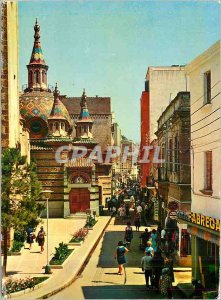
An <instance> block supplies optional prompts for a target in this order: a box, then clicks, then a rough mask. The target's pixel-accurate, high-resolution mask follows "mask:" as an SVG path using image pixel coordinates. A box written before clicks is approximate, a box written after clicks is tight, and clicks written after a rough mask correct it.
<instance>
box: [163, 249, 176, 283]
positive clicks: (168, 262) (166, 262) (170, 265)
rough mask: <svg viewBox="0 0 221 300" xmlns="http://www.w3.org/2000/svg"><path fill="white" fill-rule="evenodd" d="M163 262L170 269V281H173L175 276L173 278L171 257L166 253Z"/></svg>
mask: <svg viewBox="0 0 221 300" xmlns="http://www.w3.org/2000/svg"><path fill="white" fill-rule="evenodd" d="M164 263H165V265H166V266H167V268H168V269H169V271H170V277H171V280H172V282H174V281H175V278H174V272H173V258H172V257H171V255H170V254H167V255H166V258H165V260H164Z"/></svg>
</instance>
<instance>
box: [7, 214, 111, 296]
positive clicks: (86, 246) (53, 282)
mask: <svg viewBox="0 0 221 300" xmlns="http://www.w3.org/2000/svg"><path fill="white" fill-rule="evenodd" d="M109 220H110V217H99V218H98V222H97V223H96V224H95V226H94V229H93V230H91V231H89V234H88V236H87V238H86V240H85V242H84V243H83V244H82V245H81V246H76V247H75V251H74V253H73V254H72V255H71V256H70V258H69V259H68V261H67V262H66V264H65V265H64V268H63V269H60V270H55V269H53V270H52V271H53V274H52V275H49V276H50V278H49V279H47V280H46V281H45V284H43V285H42V286H40V287H39V288H38V289H36V290H34V291H32V292H28V293H26V294H22V295H20V296H19V299H37V298H43V297H45V298H46V295H52V294H53V292H54V291H55V290H56V291H57V290H61V289H62V288H64V287H66V286H68V285H69V284H70V283H71V282H73V280H74V278H75V277H76V275H77V274H78V273H79V271H80V269H81V268H82V266H83V264H84V263H85V260H86V259H87V257H88V255H89V254H90V252H91V250H92V249H93V247H94V245H95V243H96V242H97V240H98V238H99V237H100V235H101V234H102V232H103V230H104V228H105V227H106V225H107V224H108V222H109ZM53 221H54V222H55V223H54V227H55V228H56V226H57V230H55V232H58V233H59V235H56V237H55V240H56V241H57V244H58V242H61V241H62V240H61V239H59V238H60V237H61V235H63V234H62V232H63V230H62V227H61V224H62V223H63V224H64V227H63V228H66V233H65V235H66V240H65V239H63V241H64V242H68V241H69V240H70V237H71V234H69V232H71V233H73V232H74V231H76V230H77V227H76V223H75V222H78V226H79V227H78V228H80V227H82V226H83V225H84V224H85V220H74V221H73V220H70V219H68V220H67V219H64V220H63V219H62V220H61V219H57V220H56V219H54V220H53ZM62 221H63V222H62ZM73 222H74V223H75V230H74V231H73V230H72V231H70V227H72V225H73ZM56 224H57V225H56ZM69 224H70V225H69ZM71 224H72V225H71ZM55 228H54V229H55ZM54 236H55V235H54ZM49 238H50V236H49ZM57 244H56V245H57ZM25 251H29V250H25ZM32 251H33V252H35V250H34V248H33V250H32ZM28 254H29V255H30V256H32V255H31V254H30V253H28ZM23 255H24V254H23ZM23 255H22V256H23ZM38 255H39V257H40V258H39V260H38V262H36V261H34V258H33V256H32V258H31V259H29V260H26V262H25V259H23V263H25V265H30V266H29V267H28V266H27V267H26V266H24V270H23V268H22V264H21V263H20V264H19V266H20V271H21V270H22V273H20V274H19V276H17V275H18V274H17V275H16V276H17V277H21V274H22V275H25V276H42V274H43V273H44V270H43V269H42V266H43V265H45V263H44V262H43V260H42V257H43V255H40V254H39V253H38ZM26 256H27V255H26ZM36 258H37V257H36ZM17 259H18V260H19V258H17ZM45 259H46V257H45ZM32 265H35V266H37V265H38V268H37V267H35V268H34V267H33V266H32ZM26 269H28V272H27V271H25V270H26ZM13 298H15V299H18V297H15V296H13V295H12V297H11V299H13Z"/></svg>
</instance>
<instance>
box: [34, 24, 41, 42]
mask: <svg viewBox="0 0 221 300" xmlns="http://www.w3.org/2000/svg"><path fill="white" fill-rule="evenodd" d="M34 30H35V35H34V38H35V42H39V40H40V26H39V25H38V19H37V18H36V21H35V26H34Z"/></svg>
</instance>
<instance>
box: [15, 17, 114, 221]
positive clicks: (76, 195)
mask: <svg viewBox="0 0 221 300" xmlns="http://www.w3.org/2000/svg"><path fill="white" fill-rule="evenodd" d="M48 68H49V67H48V66H47V64H46V62H45V59H44V55H43V52H42V47H41V42H40V26H39V24H38V22H37V20H36V23H35V26H34V45H33V50H32V54H31V59H30V62H29V64H28V65H27V69H28V84H27V85H25V88H24V89H23V92H22V94H21V95H20V114H21V117H22V119H23V122H24V124H25V126H26V127H27V128H28V130H29V132H30V151H31V159H34V160H35V161H36V163H37V172H38V178H39V180H40V182H41V184H42V189H43V190H45V189H50V190H52V191H53V194H52V196H51V199H50V201H49V216H50V217H52V218H56V217H57V218H59V217H68V216H72V215H75V214H78V213H83V212H85V211H86V210H88V209H90V210H91V211H95V212H96V213H97V215H98V214H99V205H102V204H104V203H105V198H107V197H110V196H111V173H112V164H111V163H99V162H94V161H92V160H90V159H88V156H89V154H90V153H91V151H92V149H93V148H94V147H95V146H96V145H100V146H101V149H102V154H103V155H105V151H106V149H107V147H108V146H109V145H112V144H113V138H112V131H111V130H112V114H111V99H110V97H98V96H96V97H87V96H86V92H85V90H84V91H83V93H82V96H81V97H67V96H65V95H60V92H59V87H58V85H57V84H56V85H55V88H52V87H51V86H50V85H49V84H48V80H47V76H48ZM60 146H70V147H69V148H70V149H69V150H64V151H63V152H62V157H63V158H65V157H66V158H69V157H72V153H73V151H74V149H75V150H76V149H78V147H81V146H84V147H86V148H87V155H86V156H84V157H81V158H77V159H76V160H68V161H67V162H66V163H63V164H62V163H60V162H59V161H57V160H56V159H55V156H56V151H57V149H58V148H59V147H60ZM66 148H67V147H66Z"/></svg>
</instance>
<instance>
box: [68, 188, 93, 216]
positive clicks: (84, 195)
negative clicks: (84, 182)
mask: <svg viewBox="0 0 221 300" xmlns="http://www.w3.org/2000/svg"><path fill="white" fill-rule="evenodd" d="M69 199H70V213H71V214H73V213H76V212H83V211H85V210H86V209H88V208H90V192H89V190H88V189H87V188H76V189H72V190H71V191H70V196H69Z"/></svg>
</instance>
